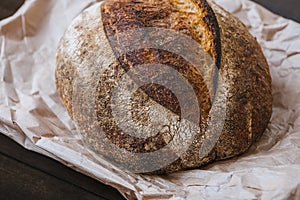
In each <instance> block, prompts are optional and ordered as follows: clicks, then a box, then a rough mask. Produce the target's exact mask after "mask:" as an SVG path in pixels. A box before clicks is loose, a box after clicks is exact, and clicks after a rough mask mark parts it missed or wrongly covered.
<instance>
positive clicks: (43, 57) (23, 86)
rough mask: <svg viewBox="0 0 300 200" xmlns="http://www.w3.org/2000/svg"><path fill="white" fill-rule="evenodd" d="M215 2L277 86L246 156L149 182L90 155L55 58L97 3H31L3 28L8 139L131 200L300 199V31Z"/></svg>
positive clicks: (0, 83)
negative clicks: (256, 46)
mask: <svg viewBox="0 0 300 200" xmlns="http://www.w3.org/2000/svg"><path fill="white" fill-rule="evenodd" d="M215 2H216V3H218V4H220V5H221V6H223V7H224V8H225V9H226V10H228V11H229V12H231V13H232V14H233V15H235V16H237V17H238V18H239V19H240V20H242V21H243V22H244V23H245V24H246V25H247V27H248V28H249V30H250V31H251V33H252V34H253V35H254V36H256V37H257V40H258V41H259V43H260V44H261V46H262V48H263V51H264V53H265V55H266V57H267V59H268V62H269V65H270V69H271V74H272V78H273V96H274V103H273V115H272V118H271V122H270V125H269V127H268V129H267V130H266V132H265V134H264V135H263V137H262V139H261V140H260V141H259V142H258V143H257V144H256V145H254V146H253V147H252V148H251V149H250V151H248V152H247V153H246V154H243V155H242V156H240V157H237V158H234V159H230V160H227V161H221V162H217V163H215V164H212V165H209V166H207V167H205V168H202V169H198V170H189V171H184V172H179V173H174V174H171V175H169V176H145V175H136V174H132V173H128V172H124V171H121V170H119V169H118V168H116V167H114V166H112V165H111V164H109V163H107V162H106V161H105V160H101V159H99V157H97V156H96V155H94V154H93V152H90V151H88V150H87V149H86V148H85V147H84V145H83V144H82V142H81V140H80V137H79V136H78V135H76V134H74V132H75V127H74V125H73V124H72V121H71V120H70V118H69V116H68V114H67V112H66V110H65V108H64V107H63V105H62V103H61V101H60V98H59V96H58V94H57V93H56V87H55V82H54V70H55V54H56V48H57V45H58V42H59V39H60V38H61V36H62V35H63V33H64V31H65V29H66V28H67V27H68V25H69V24H70V22H71V21H72V19H73V18H74V17H76V16H77V15H78V14H79V13H80V12H81V11H82V10H83V9H85V8H87V7H88V6H90V5H92V4H94V3H96V0H63V1H59V0H47V1H45V0H27V1H26V2H25V4H24V5H23V6H22V7H21V9H19V10H18V12H17V13H16V14H15V15H13V16H12V17H9V18H7V19H5V20H2V21H0V49H1V50H0V56H1V59H0V70H1V71H0V77H1V79H0V111H1V112H0V132H1V133H3V134H5V135H7V136H9V137H10V138H12V139H13V140H15V141H17V142H18V143H19V144H21V145H22V146H24V147H25V148H27V149H30V150H32V151H35V152H38V153H40V154H43V155H46V156H49V157H51V158H54V159H56V160H58V161H60V162H62V163H64V164H65V165H67V166H69V167H71V168H73V169H75V170H77V171H79V172H82V173H84V174H86V175H88V176H91V177H93V178H95V179H97V180H99V181H101V182H103V183H105V184H108V185H111V186H113V187H115V188H117V189H118V190H119V191H120V192H121V193H122V194H123V195H124V196H125V197H127V198H128V199H173V200H175V199H176V200H179V199H195V200H199V199H300V34H299V33H300V24H298V23H296V22H293V21H291V20H287V19H284V18H282V17H279V16H276V15H274V14H272V13H270V12H269V11H267V10H265V9H263V8H262V7H260V6H258V5H257V4H255V3H253V2H251V1H248V0H230V1H228V0H215Z"/></svg>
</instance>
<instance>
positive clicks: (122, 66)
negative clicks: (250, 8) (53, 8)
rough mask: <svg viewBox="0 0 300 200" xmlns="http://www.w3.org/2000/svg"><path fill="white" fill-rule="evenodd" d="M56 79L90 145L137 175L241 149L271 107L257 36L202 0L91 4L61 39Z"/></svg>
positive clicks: (185, 166)
mask: <svg viewBox="0 0 300 200" xmlns="http://www.w3.org/2000/svg"><path fill="white" fill-rule="evenodd" d="M185 36H186V37H185ZM182 49H183V50H182ZM195 52H196V53H195ZM199 60H200V61H199ZM165 66H169V68H168V67H165ZM172 70H174V71H172ZM178 77H179V78H178ZM184 80H185V82H184ZM56 84H57V90H58V92H59V94H60V95H61V97H62V100H63V103H64V106H65V107H66V109H67V111H68V113H69V115H70V116H71V118H72V119H73V120H74V122H75V123H76V125H77V128H78V130H79V132H80V134H81V135H82V139H83V141H84V142H85V144H86V145H87V147H88V148H90V149H92V150H93V151H94V152H96V153H97V154H98V155H100V156H102V157H103V158H105V159H107V160H109V161H110V162H112V163H114V164H116V165H117V166H119V167H123V168H125V169H128V170H131V171H133V172H137V173H171V172H175V171H179V170H184V169H191V168H197V167H200V166H202V165H205V164H207V163H211V162H213V161H217V160H222V159H227V158H230V157H233V156H236V155H239V154H241V153H243V152H245V151H246V150H248V149H249V147H250V146H251V145H252V144H253V143H254V142H255V141H256V140H257V139H258V138H259V137H260V136H261V135H262V133H263V132H264V130H265V129H266V127H267V124H268V122H269V119H270V116H271V111H272V91H271V77H270V73H269V68H268V64H267V62H266V59H265V57H264V55H263V53H262V51H261V48H260V46H259V44H258V43H257V41H256V39H255V38H254V37H253V36H251V34H250V33H249V32H248V30H247V28H246V27H245V25H243V24H242V23H241V22H240V21H239V20H238V19H237V18H235V17H233V16H232V15H230V14H229V13H228V12H226V11H224V10H223V9H222V8H220V7H219V6H217V5H215V4H214V3H211V2H209V3H207V2H206V1H205V0H159V1H158V0H149V1H141V0H114V1H109V0H106V1H102V2H101V3H98V4H95V5H93V6H92V7H90V8H88V9H87V10H85V11H84V12H83V13H81V14H80V16H78V17H77V18H76V19H74V21H73V22H72V24H71V25H70V27H69V28H68V29H67V31H66V33H65V34H64V36H63V38H62V39H61V42H60V45H59V48H58V52H57V66H56ZM184 84H186V85H187V86H184ZM168 86H169V88H168ZM128 88H129V89H128ZM130 88H131V89H130ZM190 90H192V91H193V92H192V93H189V92H190ZM180 92H181V93H180ZM195 105H196V106H195ZM153 132H154V133H155V134H153Z"/></svg>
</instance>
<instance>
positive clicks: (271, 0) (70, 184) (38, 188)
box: [0, 0, 300, 200]
mask: <svg viewBox="0 0 300 200" xmlns="http://www.w3.org/2000/svg"><path fill="white" fill-rule="evenodd" d="M254 1H255V2H258V3H260V4H261V5H263V6H265V7H266V8H268V9H270V10H272V11H273V12H275V13H276V14H279V15H282V16H284V17H286V18H290V19H293V20H295V21H298V22H300V11H299V8H300V1H299V0H254ZM22 2H23V1H22V0H1V1H0V19H3V18H5V17H8V16H10V15H12V14H13V13H14V11H15V10H16V9H17V8H18V7H19V6H21V4H22ZM19 199H20V200H21V199H22V200H23V199H45V200H52V199H65V200H69V199H70V200H71V199H72V200H73V199H83V200H84V199H88V200H93V199H99V200H102V199H108V200H118V199H124V198H123V197H122V196H121V194H120V193H119V192H118V191H117V190H115V189H114V188H112V187H110V186H107V185H104V184H102V183H100V182H98V181H96V180H94V179H92V178H89V177H87V176H84V175H82V174H80V173H78V172H76V171H74V170H72V169H70V168H68V167H66V166H64V165H62V164H60V163H59V162H57V161H55V160H52V159H50V158H47V157H45V156H42V155H39V154H36V153H34V152H30V151H28V150H25V149H24V148H22V147H21V146H19V145H18V144H16V143H15V142H14V141H12V140H10V139H9V138H7V137H6V136H4V135H1V134H0V200H19Z"/></svg>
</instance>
